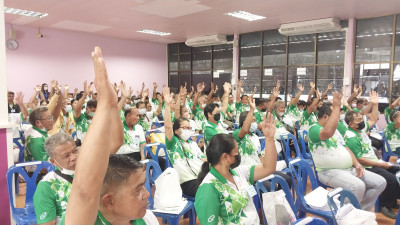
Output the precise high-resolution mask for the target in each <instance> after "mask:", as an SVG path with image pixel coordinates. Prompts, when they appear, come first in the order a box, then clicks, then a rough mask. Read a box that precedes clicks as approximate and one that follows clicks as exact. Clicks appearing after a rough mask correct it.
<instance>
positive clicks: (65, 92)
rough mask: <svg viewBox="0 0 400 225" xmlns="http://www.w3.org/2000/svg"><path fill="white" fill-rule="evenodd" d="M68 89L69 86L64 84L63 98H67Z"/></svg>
mask: <svg viewBox="0 0 400 225" xmlns="http://www.w3.org/2000/svg"><path fill="white" fill-rule="evenodd" d="M60 89H61V88H60ZM68 90H69V86H68V85H67V84H66V85H64V99H67V98H68Z"/></svg>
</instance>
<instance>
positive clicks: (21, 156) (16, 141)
mask: <svg viewBox="0 0 400 225" xmlns="http://www.w3.org/2000/svg"><path fill="white" fill-rule="evenodd" d="M20 140H21V141H22V140H23V139H22V138H14V139H13V142H14V144H15V145H17V147H18V148H19V154H18V163H22V162H24V151H25V146H24V145H22V144H21V142H19V141H20ZM22 143H23V142H22Z"/></svg>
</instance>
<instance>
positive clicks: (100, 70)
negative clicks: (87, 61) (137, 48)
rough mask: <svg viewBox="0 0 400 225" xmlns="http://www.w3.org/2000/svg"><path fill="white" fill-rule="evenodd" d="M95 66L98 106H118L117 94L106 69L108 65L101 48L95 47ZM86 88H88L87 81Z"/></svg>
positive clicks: (93, 55) (93, 56)
mask: <svg viewBox="0 0 400 225" xmlns="http://www.w3.org/2000/svg"><path fill="white" fill-rule="evenodd" d="M92 58H93V64H94V74H95V78H94V86H95V87H96V90H98V93H97V100H98V103H97V104H98V106H99V105H101V104H102V103H104V104H108V105H114V106H116V105H117V103H118V102H117V101H118V98H117V94H116V93H115V91H114V90H113V88H112V86H111V83H110V81H109V80H108V74H107V69H106V64H105V62H104V59H103V56H102V54H101V49H100V47H95V48H94V52H92ZM85 86H87V84H86V81H85Z"/></svg>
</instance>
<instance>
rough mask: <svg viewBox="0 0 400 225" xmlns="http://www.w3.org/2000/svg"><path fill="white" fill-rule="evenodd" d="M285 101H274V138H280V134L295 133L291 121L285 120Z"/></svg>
mask: <svg viewBox="0 0 400 225" xmlns="http://www.w3.org/2000/svg"><path fill="white" fill-rule="evenodd" d="M285 108H286V107H285V102H283V101H282V100H278V101H276V102H275V107H274V112H273V116H274V119H275V120H276V132H275V139H277V140H280V139H281V137H280V136H281V135H287V134H290V133H291V134H293V135H295V131H294V128H293V126H292V124H291V121H287V120H285Z"/></svg>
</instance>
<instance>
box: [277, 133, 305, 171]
mask: <svg viewBox="0 0 400 225" xmlns="http://www.w3.org/2000/svg"><path fill="white" fill-rule="evenodd" d="M290 140H292V141H293V144H294V148H295V156H294V158H292V155H291V149H290ZM281 144H282V146H283V149H282V150H283V154H284V156H285V162H286V164H289V162H290V161H292V160H294V159H296V158H302V156H301V153H300V148H299V144H298V142H297V139H296V137H295V136H294V135H293V134H287V135H281Z"/></svg>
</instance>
